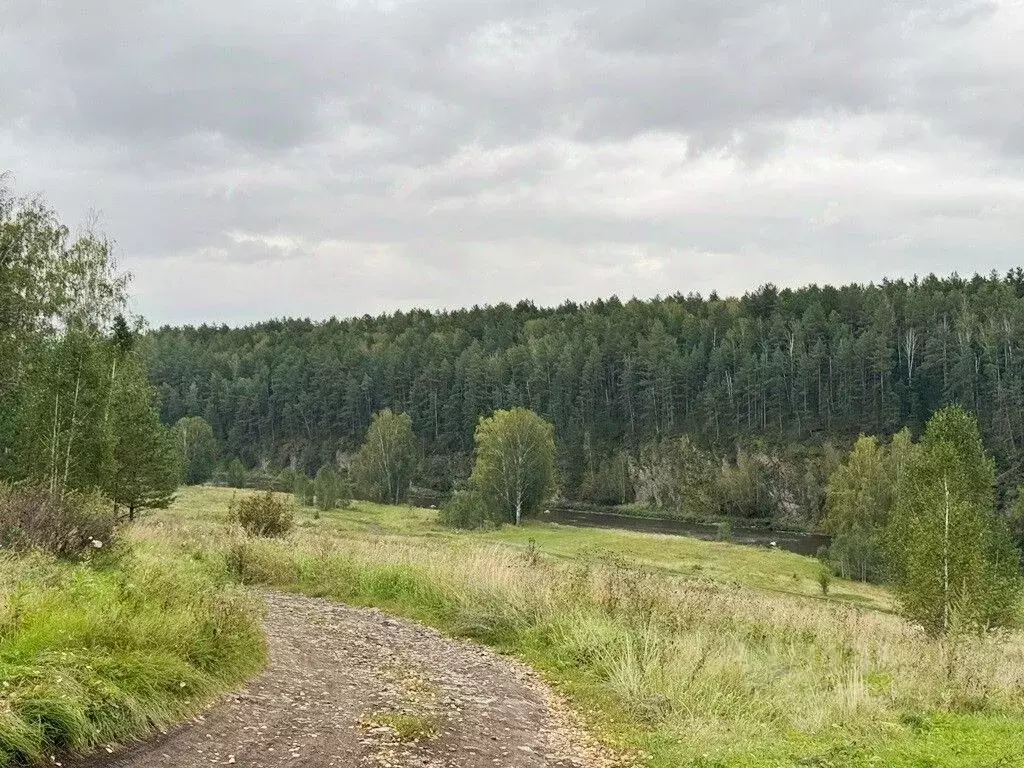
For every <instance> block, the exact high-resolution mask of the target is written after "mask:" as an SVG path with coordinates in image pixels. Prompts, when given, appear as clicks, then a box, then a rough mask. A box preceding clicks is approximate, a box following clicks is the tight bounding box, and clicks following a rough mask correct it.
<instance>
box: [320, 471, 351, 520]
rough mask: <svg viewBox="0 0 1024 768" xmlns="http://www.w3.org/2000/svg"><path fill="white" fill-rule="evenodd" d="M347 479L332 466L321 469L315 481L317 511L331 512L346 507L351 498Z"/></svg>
mask: <svg viewBox="0 0 1024 768" xmlns="http://www.w3.org/2000/svg"><path fill="white" fill-rule="evenodd" d="M346 485H347V484H346V482H345V478H343V477H342V475H341V473H340V472H338V470H337V468H335V467H334V466H333V465H331V464H325V465H324V466H322V467H320V469H319V470H317V473H316V479H315V480H314V481H313V495H314V496H315V502H316V506H317V509H323V510H329V509H337V508H339V507H346V506H348V504H349V501H350V498H349V493H348V488H347V487H346Z"/></svg>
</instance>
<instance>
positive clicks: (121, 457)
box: [0, 184, 180, 536]
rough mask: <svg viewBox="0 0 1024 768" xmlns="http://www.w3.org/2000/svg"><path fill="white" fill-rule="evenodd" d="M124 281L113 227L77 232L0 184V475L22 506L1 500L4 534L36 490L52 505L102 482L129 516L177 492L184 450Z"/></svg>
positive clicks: (14, 531) (14, 530)
mask: <svg viewBox="0 0 1024 768" xmlns="http://www.w3.org/2000/svg"><path fill="white" fill-rule="evenodd" d="M127 282H128V281H127V276H126V275H125V274H123V273H122V272H120V271H119V270H118V268H117V264H116V262H115V260H114V259H113V257H112V248H111V243H110V242H109V241H108V240H107V239H106V238H104V237H103V236H102V235H99V234H97V233H95V232H89V231H86V232H85V233H83V234H81V235H79V236H75V235H73V234H72V233H71V231H70V230H69V228H68V227H66V226H65V225H63V224H62V223H61V222H60V221H59V219H58V218H57V216H56V214H55V213H54V212H53V210H52V209H50V208H49V207H48V206H47V205H46V204H45V203H44V202H42V201H41V200H39V199H22V198H17V197H15V196H14V195H13V194H12V192H11V191H10V190H8V189H6V188H4V187H3V186H2V184H0V484H5V485H6V490H5V499H7V501H8V502H9V503H8V504H7V505H6V507H5V510H6V511H10V510H13V509H15V508H18V509H22V510H23V513H19V515H20V518H19V519H18V520H14V519H10V520H8V519H7V517H8V516H6V511H5V517H4V520H3V528H4V531H3V535H4V536H8V535H19V536H20V535H23V534H25V533H26V532H25V531H24V530H22V529H23V528H24V527H25V525H27V524H28V523H27V522H26V521H28V520H29V519H30V518H31V519H35V518H32V516H31V514H30V512H31V509H32V508H34V507H33V504H35V502H38V505H41V506H39V509H43V508H45V509H48V510H50V513H48V514H49V515H50V516H51V517H52V514H51V513H53V511H54V510H55V509H56V510H59V509H64V508H65V507H67V506H68V505H67V504H66V503H64V502H63V501H61V502H60V503H56V504H55V503H54V502H53V500H54V499H57V500H66V498H67V497H68V495H69V494H76V493H77V494H86V495H87V494H96V493H99V494H102V495H103V497H104V498H105V500H106V502H107V503H109V505H110V509H111V512H112V513H114V514H115V515H116V513H118V512H120V513H121V514H124V515H126V516H127V517H133V516H134V515H135V513H136V512H137V511H138V510H140V509H144V508H150V507H162V506H166V505H167V504H168V503H169V502H170V500H171V499H172V498H173V493H174V490H175V489H176V488H177V487H178V483H179V480H180V476H179V454H178V452H177V451H176V448H175V443H174V442H173V440H172V437H171V434H170V432H169V431H168V430H167V429H166V428H165V427H164V425H163V424H162V422H161V421H160V413H159V410H158V407H157V393H156V390H155V389H154V388H153V387H152V386H151V385H150V383H149V380H148V377H147V368H146V364H145V362H144V360H143V358H142V357H140V355H139V352H138V349H137V344H136V342H137V341H138V338H139V332H140V330H141V324H140V323H138V322H135V323H133V322H130V321H129V320H128V319H126V311H125V302H126V288H127ZM12 484H13V485H12ZM25 488H30V489H31V490H30V491H24V492H23V491H20V490H16V489H25ZM12 489H15V490H12ZM82 498H85V497H84V496H83V497H82ZM33 499H34V500H35V501H32V500H33ZM72 506H74V505H72ZM37 517H38V518H39V519H38V521H37V522H38V524H39V525H40V526H44V525H45V524H46V520H45V519H43V518H45V517H47V515H42V516H37ZM33 524H34V523H33ZM69 526H70V527H69V529H68V532H67V533H68V535H77V534H75V532H76V531H78V532H80V531H81V530H84V526H83V525H80V524H77V523H74V524H72V523H69Z"/></svg>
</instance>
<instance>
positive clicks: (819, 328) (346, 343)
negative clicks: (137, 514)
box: [141, 269, 1024, 525]
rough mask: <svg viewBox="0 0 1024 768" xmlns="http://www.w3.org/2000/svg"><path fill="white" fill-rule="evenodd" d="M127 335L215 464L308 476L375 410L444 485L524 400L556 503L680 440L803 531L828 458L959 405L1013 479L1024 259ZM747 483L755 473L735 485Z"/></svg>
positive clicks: (766, 510) (620, 494)
mask: <svg viewBox="0 0 1024 768" xmlns="http://www.w3.org/2000/svg"><path fill="white" fill-rule="evenodd" d="M141 346H142V349H143V352H144V355H145V359H146V361H147V365H148V370H149V376H150V380H151V382H152V383H153V384H154V386H156V387H157V388H158V390H159V392H160V408H161V416H162V418H163V420H164V422H165V423H167V424H175V423H177V422H178V421H179V420H180V419H182V418H185V417H201V418H202V419H204V420H205V421H206V422H207V423H208V424H209V425H210V429H211V432H212V435H213V442H214V443H215V446H216V451H217V454H218V456H219V457H220V458H219V461H220V468H221V471H224V470H225V469H226V467H227V465H228V464H229V463H231V462H232V461H233V460H236V459H237V460H238V462H239V463H240V465H241V466H243V467H244V468H246V469H247V470H251V469H252V468H259V469H260V470H261V471H277V470H279V469H281V468H284V467H291V468H295V469H299V468H301V469H303V470H305V471H306V472H307V473H313V472H315V471H316V469H317V468H318V467H321V466H324V465H327V464H333V463H337V462H338V461H339V460H341V459H342V457H344V456H345V455H349V454H351V453H353V452H354V451H355V450H356V449H357V448H358V446H359V445H361V443H362V441H363V438H364V436H365V435H366V432H367V430H368V428H369V426H370V423H371V419H372V416H373V414H374V413H376V412H378V411H381V410H383V409H385V408H390V409H391V410H392V411H394V412H396V413H397V412H400V413H405V414H408V416H409V418H410V419H411V422H412V427H413V429H414V431H415V433H416V435H417V437H418V440H419V444H420V445H419V451H420V454H421V455H422V456H423V459H424V460H423V461H422V462H421V469H420V470H419V472H418V476H417V479H416V483H417V485H421V486H427V487H434V488H436V489H437V490H450V489H451V488H452V487H454V486H455V485H457V484H458V483H459V482H462V481H465V479H466V478H468V476H469V473H470V469H471V466H470V460H469V457H470V455H471V453H472V450H473V440H474V433H475V429H476V425H477V422H478V420H479V418H480V417H481V416H486V415H488V414H490V413H492V412H494V411H496V410H503V409H511V408H515V407H524V408H528V409H530V410H532V411H534V412H536V413H537V414H539V415H541V416H542V417H543V418H545V419H546V420H548V421H550V422H551V423H552V424H553V425H554V427H555V429H556V434H557V443H556V451H557V482H558V487H559V492H560V495H561V496H562V497H563V498H565V499H570V500H580V501H587V502H593V503H604V504H609V503H624V502H627V503H628V502H632V501H635V500H636V499H637V496H638V494H639V495H641V496H642V495H643V494H644V493H645V492H646V491H644V490H643V489H638V488H637V487H636V485H637V482H638V480H639V482H640V483H641V484H642V483H643V468H642V467H641V466H640V465H641V464H643V463H644V460H645V459H644V457H645V455H649V453H650V451H652V450H655V451H658V450H659V449H658V448H657V446H659V445H662V444H664V443H665V442H666V441H671V440H673V439H674V438H677V437H679V436H682V435H686V436H689V438H690V439H691V440H692V441H693V443H694V445H695V446H696V447H698V448H699V449H700V450H701V451H704V452H705V453H707V454H709V455H711V456H712V457H714V460H715V463H716V465H719V464H721V463H722V461H723V460H724V461H725V462H726V464H727V465H729V466H730V467H731V468H732V474H733V477H732V478H731V479H727V481H728V482H732V484H733V485H742V484H744V483H746V484H747V485H750V484H751V483H753V484H754V485H755V486H756V485H757V484H758V483H761V482H762V481H763V483H765V484H767V486H770V485H772V484H774V485H775V486H777V487H776V488H775V489H774V490H771V489H770V488H769V489H768V490H767V491H766V492H762V491H761V490H759V489H758V488H756V487H755V488H754V489H753V490H752V495H753V499H752V501H749V503H748V500H743V499H741V500H740V501H735V500H734V501H730V502H728V504H729V505H731V506H730V509H731V510H732V511H733V512H734V513H736V514H742V515H745V516H752V517H760V516H767V517H780V516H781V517H784V518H785V517H789V518H794V517H796V518H799V519H800V520H801V521H803V522H804V523H805V524H808V525H817V524H820V522H821V520H822V518H823V515H824V511H825V510H824V501H825V494H824V485H825V483H826V481H827V477H828V475H829V473H830V471H831V469H832V468H833V466H832V465H834V463H835V459H836V456H837V455H841V454H842V453H843V452H845V451H846V450H848V448H849V447H850V446H851V445H852V444H853V442H854V440H855V439H856V438H857V436H858V435H859V434H876V435H880V436H884V437H888V436H891V435H893V434H895V433H897V432H899V431H900V430H901V429H903V428H904V427H907V428H909V429H910V431H911V433H912V434H913V435H914V436H919V435H921V434H922V432H923V428H924V424H925V422H926V421H927V419H928V418H929V417H930V416H931V415H932V414H933V413H934V412H936V411H937V410H938V409H940V408H942V407H943V406H945V405H949V404H952V403H957V404H960V405H962V406H963V407H965V408H966V409H968V410H969V411H970V412H972V413H974V414H975V415H976V416H977V418H978V422H979V426H980V429H981V433H982V436H983V439H984V441H985V444H986V446H987V447H988V449H989V450H990V451H991V452H992V453H993V455H994V456H995V459H996V466H997V495H998V499H999V501H1000V502H1001V503H1008V502H1009V501H1011V500H1012V498H1013V496H1014V493H1015V490H1016V488H1017V486H1018V484H1019V483H1020V481H1021V474H1022V465H1021V446H1022V445H1024V442H1022V441H1024V408H1022V406H1024V352H1022V350H1024V271H1022V270H1020V269H1017V270H1014V271H1013V272H1011V273H1009V274H1007V275H1003V276H999V275H995V274H992V275H989V276H987V277H982V276H975V277H973V278H969V279H967V278H962V277H959V276H956V275H954V276H951V277H947V278H939V277H935V276H928V277H925V278H921V279H916V278H915V279H913V280H909V281H908V280H895V281H883V282H882V283H880V284H872V285H846V286H838V287H833V286H817V285H810V286H806V287H803V288H799V289H783V290H779V289H777V288H776V287H774V286H771V285H766V286H764V287H762V288H760V289H759V290H757V291H753V292H751V293H748V294H746V295H744V296H742V297H737V298H722V297H719V296H717V295H716V294H711V295H710V296H707V297H701V296H700V295H696V294H690V295H682V294H676V295H672V296H669V297H665V298H658V299H654V300H651V301H639V300H631V301H628V302H621V301H619V300H618V299H615V298H612V299H610V300H598V301H595V302H591V303H586V304H577V303H573V302H567V303H565V304H563V305H562V306H560V307H557V308H539V307H536V306H534V305H533V304H531V303H529V302H521V303H519V304H516V305H514V306H513V305H509V304H499V305H496V306H492V307H473V308H471V309H466V310H459V311H453V312H427V311H411V312H397V313H393V314H388V315H382V316H379V317H369V316H364V317H360V318H352V319H348V320H338V319H331V320H328V321H325V322H312V321H309V320H279V321H271V322H265V323H260V324H257V325H253V326H249V327H245V328H234V329H233V328H227V327H223V326H221V327H213V326H201V327H182V328H170V327H166V328H162V329H160V330H158V331H155V332H153V333H150V334H147V335H146V336H145V338H144V339H143V340H142V344H141ZM652 446H654V448H652ZM631 463H632V465H633V469H632V471H631V470H630V464H631ZM648 463H649V462H648ZM744 465H745V468H744ZM236 470H237V466H236ZM715 471H716V472H717V471H718V470H717V469H716V470H715ZM758 474H761V475H764V476H765V477H766V478H768V479H765V478H761V479H760V480H758V479H757V478H754V480H751V479H750V477H748V476H752V475H758ZM723 482H726V481H723ZM733 495H734V496H736V494H733ZM740 495H741V496H742V494H740ZM726 511H729V510H726Z"/></svg>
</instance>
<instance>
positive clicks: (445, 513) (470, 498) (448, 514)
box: [437, 491, 495, 530]
mask: <svg viewBox="0 0 1024 768" xmlns="http://www.w3.org/2000/svg"><path fill="white" fill-rule="evenodd" d="M494 519H495V516H494V515H493V514H491V513H490V512H489V511H488V509H487V505H486V504H485V503H484V501H483V499H481V498H480V496H479V495H478V494H476V493H473V492H472V491H457V492H456V493H454V494H452V497H451V498H450V499H448V501H446V502H445V503H444V504H443V505H442V506H441V511H440V513H439V514H438V517H437V520H438V522H439V523H441V525H445V526H447V527H449V528H463V529H466V530H468V529H471V528H481V527H483V526H484V525H487V524H491V523H493V522H494Z"/></svg>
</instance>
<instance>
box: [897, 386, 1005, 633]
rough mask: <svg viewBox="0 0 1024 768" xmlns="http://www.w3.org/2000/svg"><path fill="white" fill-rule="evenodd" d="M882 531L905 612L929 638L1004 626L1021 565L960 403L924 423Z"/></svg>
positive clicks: (988, 465) (989, 465)
mask: <svg viewBox="0 0 1024 768" xmlns="http://www.w3.org/2000/svg"><path fill="white" fill-rule="evenodd" d="M906 471H907V475H906V478H905V481H904V482H903V483H902V484H901V487H900V488H899V489H898V497H897V500H896V506H895V509H894V512H893V518H892V523H891V524H890V526H889V529H888V531H887V546H888V551H889V560H890V569H891V573H892V576H893V578H894V580H895V586H896V591H897V595H898V597H899V600H900V603H901V604H902V606H903V610H904V613H906V615H907V616H908V618H910V619H912V620H914V621H917V622H919V623H920V624H922V625H923V626H924V627H925V629H926V630H928V631H929V632H931V633H933V634H947V633H949V632H951V631H953V630H956V629H965V630H982V629H987V628H991V627H995V626H1002V625H1005V624H1008V623H1010V622H1011V621H1012V620H1013V618H1014V612H1015V610H1016V606H1017V599H1018V596H1019V594H1020V589H1021V580H1020V570H1019V569H1020V561H1019V555H1018V553H1017V551H1016V550H1015V548H1014V546H1013V542H1012V541H1011V539H1010V536H1009V533H1008V531H1007V530H1006V527H1005V523H1004V522H1003V521H1002V520H1000V519H999V518H998V517H997V516H996V514H995V502H994V492H993V489H994V487H995V467H994V464H993V462H992V460H991V459H990V458H989V457H988V456H987V455H986V453H985V450H984V448H983V446H982V443H981V436H980V434H979V432H978V423H977V420H976V419H975V418H974V417H973V416H971V415H970V414H968V413H967V412H966V411H965V410H963V409H962V408H960V407H959V406H950V407H948V408H945V409H943V410H941V411H939V412H938V413H936V414H935V416H933V417H932V419H931V420H930V421H929V422H928V427H927V430H926V432H925V436H924V439H923V441H922V443H921V450H920V452H919V453H918V454H917V455H916V456H915V457H912V458H911V459H910V461H909V464H908V467H907V470H906Z"/></svg>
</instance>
